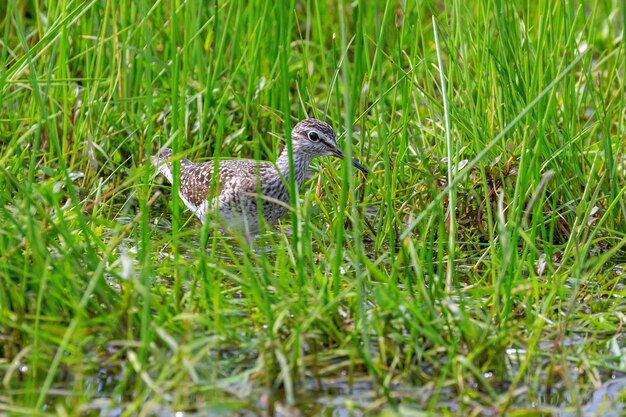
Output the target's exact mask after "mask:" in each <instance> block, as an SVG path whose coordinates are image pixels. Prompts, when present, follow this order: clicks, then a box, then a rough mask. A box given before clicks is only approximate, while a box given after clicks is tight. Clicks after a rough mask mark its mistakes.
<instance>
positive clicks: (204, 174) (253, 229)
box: [152, 119, 369, 237]
mask: <svg viewBox="0 0 626 417" xmlns="http://www.w3.org/2000/svg"><path fill="white" fill-rule="evenodd" d="M291 140H292V142H291V143H292V155H293V168H294V174H295V182H296V186H297V187H298V188H300V186H301V185H302V183H303V182H304V177H305V174H306V171H307V169H308V167H309V164H310V163H311V160H312V159H313V158H317V157H319V156H335V157H337V158H341V159H343V156H344V155H343V151H342V150H341V148H340V147H339V145H337V139H336V137H335V131H334V130H333V128H332V127H331V126H330V125H328V124H327V123H325V122H322V121H320V120H317V119H305V120H302V121H301V122H299V123H298V124H297V125H296V126H295V127H294V128H293V130H292V132H291ZM171 159H172V151H171V150H170V149H164V150H163V151H161V153H160V155H159V156H155V157H153V158H152V164H153V165H154V166H155V167H157V169H158V172H159V173H161V174H163V175H164V176H165V177H166V178H167V179H168V181H169V182H170V183H172V162H171ZM352 165H354V166H355V167H356V168H357V169H359V170H361V171H362V172H363V173H365V174H368V173H369V171H368V170H367V168H365V167H364V166H363V165H361V163H360V162H359V161H357V160H355V159H353V160H352ZM213 174H214V161H208V162H204V163H193V162H191V161H190V160H188V159H186V158H182V159H181V160H180V188H179V195H180V198H181V200H182V201H183V202H184V203H185V205H186V206H187V208H188V209H189V210H191V211H192V212H193V213H194V214H195V215H196V216H198V218H199V219H200V220H201V221H202V222H203V223H204V222H205V221H206V218H207V213H213V214H214V215H217V218H218V222H219V225H220V226H222V228H225V229H228V230H232V229H233V226H235V228H236V229H237V230H240V231H243V232H244V233H245V234H246V235H247V236H249V237H250V236H256V234H257V233H258V231H259V227H260V225H259V217H258V214H259V213H262V215H263V217H264V218H265V221H266V222H267V224H268V225H270V226H273V225H275V224H276V223H277V222H278V220H279V219H280V218H281V217H283V216H284V215H286V214H287V213H288V212H289V186H288V184H289V154H288V151H287V147H286V146H285V148H284V149H283V151H282V153H281V154H280V156H279V157H278V159H277V160H276V163H275V164H274V163H271V162H266V161H255V160H250V159H233V160H219V162H218V175H219V178H216V181H214V182H213V188H214V189H213V190H211V186H212V185H211V182H212V181H211V177H212V175H213ZM259 190H260V192H261V196H259V195H258V191H259ZM259 201H260V202H261V203H262V208H261V211H259V210H258V208H257V203H258V202H259Z"/></svg>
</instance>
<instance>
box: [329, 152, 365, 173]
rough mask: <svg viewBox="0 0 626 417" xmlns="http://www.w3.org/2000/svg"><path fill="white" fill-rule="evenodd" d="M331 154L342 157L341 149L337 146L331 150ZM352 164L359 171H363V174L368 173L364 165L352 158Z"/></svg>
mask: <svg viewBox="0 0 626 417" xmlns="http://www.w3.org/2000/svg"><path fill="white" fill-rule="evenodd" d="M333 155H334V156H336V157H337V158H339V159H343V151H342V150H341V149H339V148H335V150H334V151H333ZM352 165H354V167H355V168H356V169H358V170H359V171H361V172H363V173H364V174H365V175H367V174H369V173H370V171H369V169H367V168H365V166H363V165H362V164H361V163H360V162H359V161H357V160H356V159H352Z"/></svg>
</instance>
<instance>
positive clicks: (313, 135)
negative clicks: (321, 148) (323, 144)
mask: <svg viewBox="0 0 626 417" xmlns="http://www.w3.org/2000/svg"><path fill="white" fill-rule="evenodd" d="M309 139H310V140H311V141H312V142H317V141H318V140H320V137H319V135H318V134H317V132H309Z"/></svg>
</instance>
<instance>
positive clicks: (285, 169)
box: [276, 146, 312, 187]
mask: <svg viewBox="0 0 626 417" xmlns="http://www.w3.org/2000/svg"><path fill="white" fill-rule="evenodd" d="M292 155H293V171H294V174H295V180H296V184H297V185H298V187H300V186H301V185H302V183H303V182H304V176H305V175H306V171H307V169H308V168H309V165H310V164H311V159H312V158H311V157H310V156H308V155H306V154H303V153H301V152H296V151H295V149H294V152H293V153H292ZM276 167H278V170H279V171H280V173H281V174H282V176H283V177H285V179H286V180H287V181H289V151H288V150H287V147H286V146H285V149H283V151H282V153H281V154H280V156H279V157H278V159H277V160H276Z"/></svg>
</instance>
